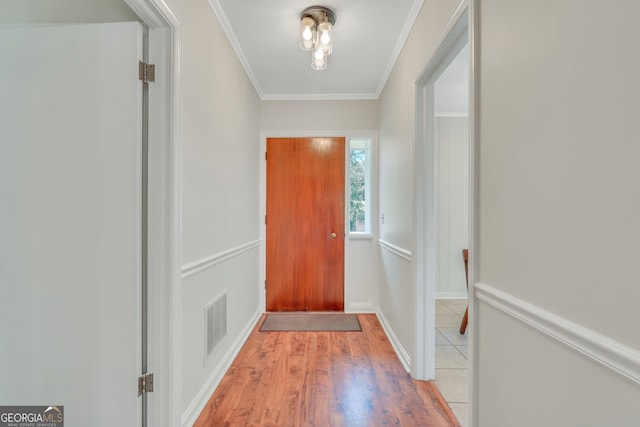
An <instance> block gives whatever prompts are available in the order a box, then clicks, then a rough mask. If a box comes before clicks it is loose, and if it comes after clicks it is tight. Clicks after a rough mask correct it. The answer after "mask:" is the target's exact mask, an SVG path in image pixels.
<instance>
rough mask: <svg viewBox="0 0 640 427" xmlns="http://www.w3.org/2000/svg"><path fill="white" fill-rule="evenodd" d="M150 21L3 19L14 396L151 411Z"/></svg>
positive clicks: (135, 414)
mask: <svg viewBox="0 0 640 427" xmlns="http://www.w3.org/2000/svg"><path fill="white" fill-rule="evenodd" d="M141 57H142V28H141V26H140V25H139V24H138V23H135V22H133V23H131V22H130V23H117V24H88V25H85V24H82V25H64V26H39V27H19V28H0V316H1V317H2V320H1V321H0V361H1V362H0V378H1V380H0V404H4V405H8V404H13V405H53V404H56V405H64V410H65V421H66V423H65V425H68V426H105V427H106V426H114V425H119V426H135V425H137V424H139V419H140V409H139V408H140V406H139V400H140V399H138V398H137V393H136V387H135V384H136V377H137V376H138V374H139V372H140V371H139V369H140V330H141V328H140V318H141V314H140V276H141V249H140V248H141V164H142V160H141V123H142V122H141V107H140V106H141V83H140V82H139V81H138V79H137V73H136V72H137V64H138V59H139V58H141Z"/></svg>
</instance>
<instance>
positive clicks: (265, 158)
mask: <svg viewBox="0 0 640 427" xmlns="http://www.w3.org/2000/svg"><path fill="white" fill-rule="evenodd" d="M264 160H265V161H266V160H267V152H266V151H265V152H264Z"/></svg>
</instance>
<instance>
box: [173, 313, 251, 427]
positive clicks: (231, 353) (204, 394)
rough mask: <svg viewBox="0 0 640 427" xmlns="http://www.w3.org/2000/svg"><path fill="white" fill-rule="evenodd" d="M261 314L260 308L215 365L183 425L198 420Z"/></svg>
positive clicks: (188, 424)
mask: <svg viewBox="0 0 640 427" xmlns="http://www.w3.org/2000/svg"><path fill="white" fill-rule="evenodd" d="M260 316H262V309H260V308H259V309H258V310H257V311H256V312H255V313H254V314H253V316H252V317H251V319H250V320H249V322H248V323H247V324H246V325H245V327H244V329H242V331H241V333H240V334H239V335H238V337H237V338H236V340H235V341H234V342H233V344H232V345H231V348H229V350H228V351H227V353H226V354H225V355H224V357H223V358H222V360H221V361H220V363H218V366H216V367H215V369H214V370H213V372H212V373H211V376H210V377H209V379H208V380H207V381H206V382H205V383H204V386H203V387H202V388H201V389H200V392H198V394H197V395H196V397H195V398H194V399H193V401H192V402H191V404H190V405H189V407H188V408H187V409H186V410H185V411H184V413H183V415H182V426H183V427H191V426H193V424H194V423H195V422H196V420H197V419H198V416H199V415H200V413H201V412H202V410H203V409H204V407H205V406H206V404H207V402H208V401H209V399H210V398H211V396H212V395H213V392H214V391H216V388H217V387H218V385H219V384H220V381H222V378H223V377H224V375H225V374H226V373H227V370H228V369H229V367H230V366H231V363H232V362H233V360H234V359H235V358H236V356H237V355H238V353H240V349H241V348H242V346H243V345H244V343H245V341H246V340H247V338H249V334H251V331H252V330H253V328H254V327H255V326H256V324H257V323H258V320H260Z"/></svg>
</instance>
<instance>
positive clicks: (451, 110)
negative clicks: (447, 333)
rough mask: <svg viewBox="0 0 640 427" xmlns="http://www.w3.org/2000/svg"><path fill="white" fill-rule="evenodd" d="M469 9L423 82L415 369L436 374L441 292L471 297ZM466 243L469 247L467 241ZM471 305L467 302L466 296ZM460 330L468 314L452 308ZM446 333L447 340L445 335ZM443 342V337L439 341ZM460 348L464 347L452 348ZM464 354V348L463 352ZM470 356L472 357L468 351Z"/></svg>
mask: <svg viewBox="0 0 640 427" xmlns="http://www.w3.org/2000/svg"><path fill="white" fill-rule="evenodd" d="M469 18H470V12H469V8H468V6H467V5H466V4H465V3H462V4H461V6H460V7H459V8H458V10H456V12H455V13H454V14H453V16H452V17H451V19H450V21H449V23H448V24H447V27H446V29H445V31H444V33H443V34H444V36H443V37H442V39H441V41H440V43H438V48H437V50H436V51H435V53H434V54H433V55H432V56H431V58H430V60H429V62H428V64H427V66H426V67H425V69H424V71H423V73H422V74H421V76H420V77H419V79H418V80H417V83H416V90H417V92H416V102H417V104H416V141H415V162H416V163H415V168H414V170H415V216H414V221H415V222H414V225H415V228H414V230H415V232H416V235H415V245H414V253H415V256H414V259H415V271H414V280H415V286H416V297H417V298H416V300H417V307H416V322H417V323H416V364H415V367H414V372H413V375H414V377H415V378H417V379H421V380H433V379H437V378H436V355H435V350H436V348H435V347H436V336H437V335H436V297H437V296H440V297H447V298H451V299H456V298H466V295H467V292H466V291H467V289H466V281H465V276H464V263H463V258H462V249H468V246H469V245H470V244H471V243H470V236H471V233H472V230H471V226H470V224H471V222H470V218H472V215H471V214H470V212H471V206H470V203H469V200H471V197H472V196H473V194H471V193H472V188H471V186H470V185H469V182H470V180H472V177H471V176H470V170H471V169H470V168H471V163H470V161H469V159H470V153H471V150H472V144H471V139H470V138H469V123H470V122H471V121H472V119H473V117H472V115H473V113H472V109H469V105H473V103H472V96H470V94H471V91H470V84H471V83H472V80H471V78H470V76H471V72H470V68H469V64H471V63H472V62H471V61H470V58H471V50H472V49H470V48H469V46H470V45H471V44H472V43H471V42H470V37H469V34H470V32H469V26H470V22H469ZM463 246H464V247H463ZM463 304H464V300H463ZM449 314H450V316H449V319H448V320H449V322H450V323H451V325H452V326H451V327H452V329H453V330H456V329H458V328H456V326H458V327H459V325H460V323H459V322H460V321H461V320H462V315H459V320H458V321H456V322H455V323H457V325H454V318H455V317H456V316H457V315H458V314H457V313H454V312H453V311H450V312H449ZM439 338H443V337H441V336H439ZM439 342H440V343H442V341H441V340H440V339H439ZM453 351H457V350H456V349H455V346H453ZM460 355H461V357H462V353H461V354H460ZM465 357H466V356H465Z"/></svg>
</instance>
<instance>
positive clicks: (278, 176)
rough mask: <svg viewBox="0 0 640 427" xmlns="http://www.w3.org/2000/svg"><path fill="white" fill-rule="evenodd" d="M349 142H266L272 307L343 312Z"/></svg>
mask: <svg viewBox="0 0 640 427" xmlns="http://www.w3.org/2000/svg"><path fill="white" fill-rule="evenodd" d="M344 141H345V140H344V138H269V139H268V140H267V244H266V247H267V256H266V258H267V263H266V273H267V310H268V311H305V310H309V311H342V310H344V187H345V186H344V182H345V181H344V179H345V163H344V147H345V145H344V144H345V142H344ZM332 233H333V234H332ZM334 234H335V237H332V236H333V235H334Z"/></svg>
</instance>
